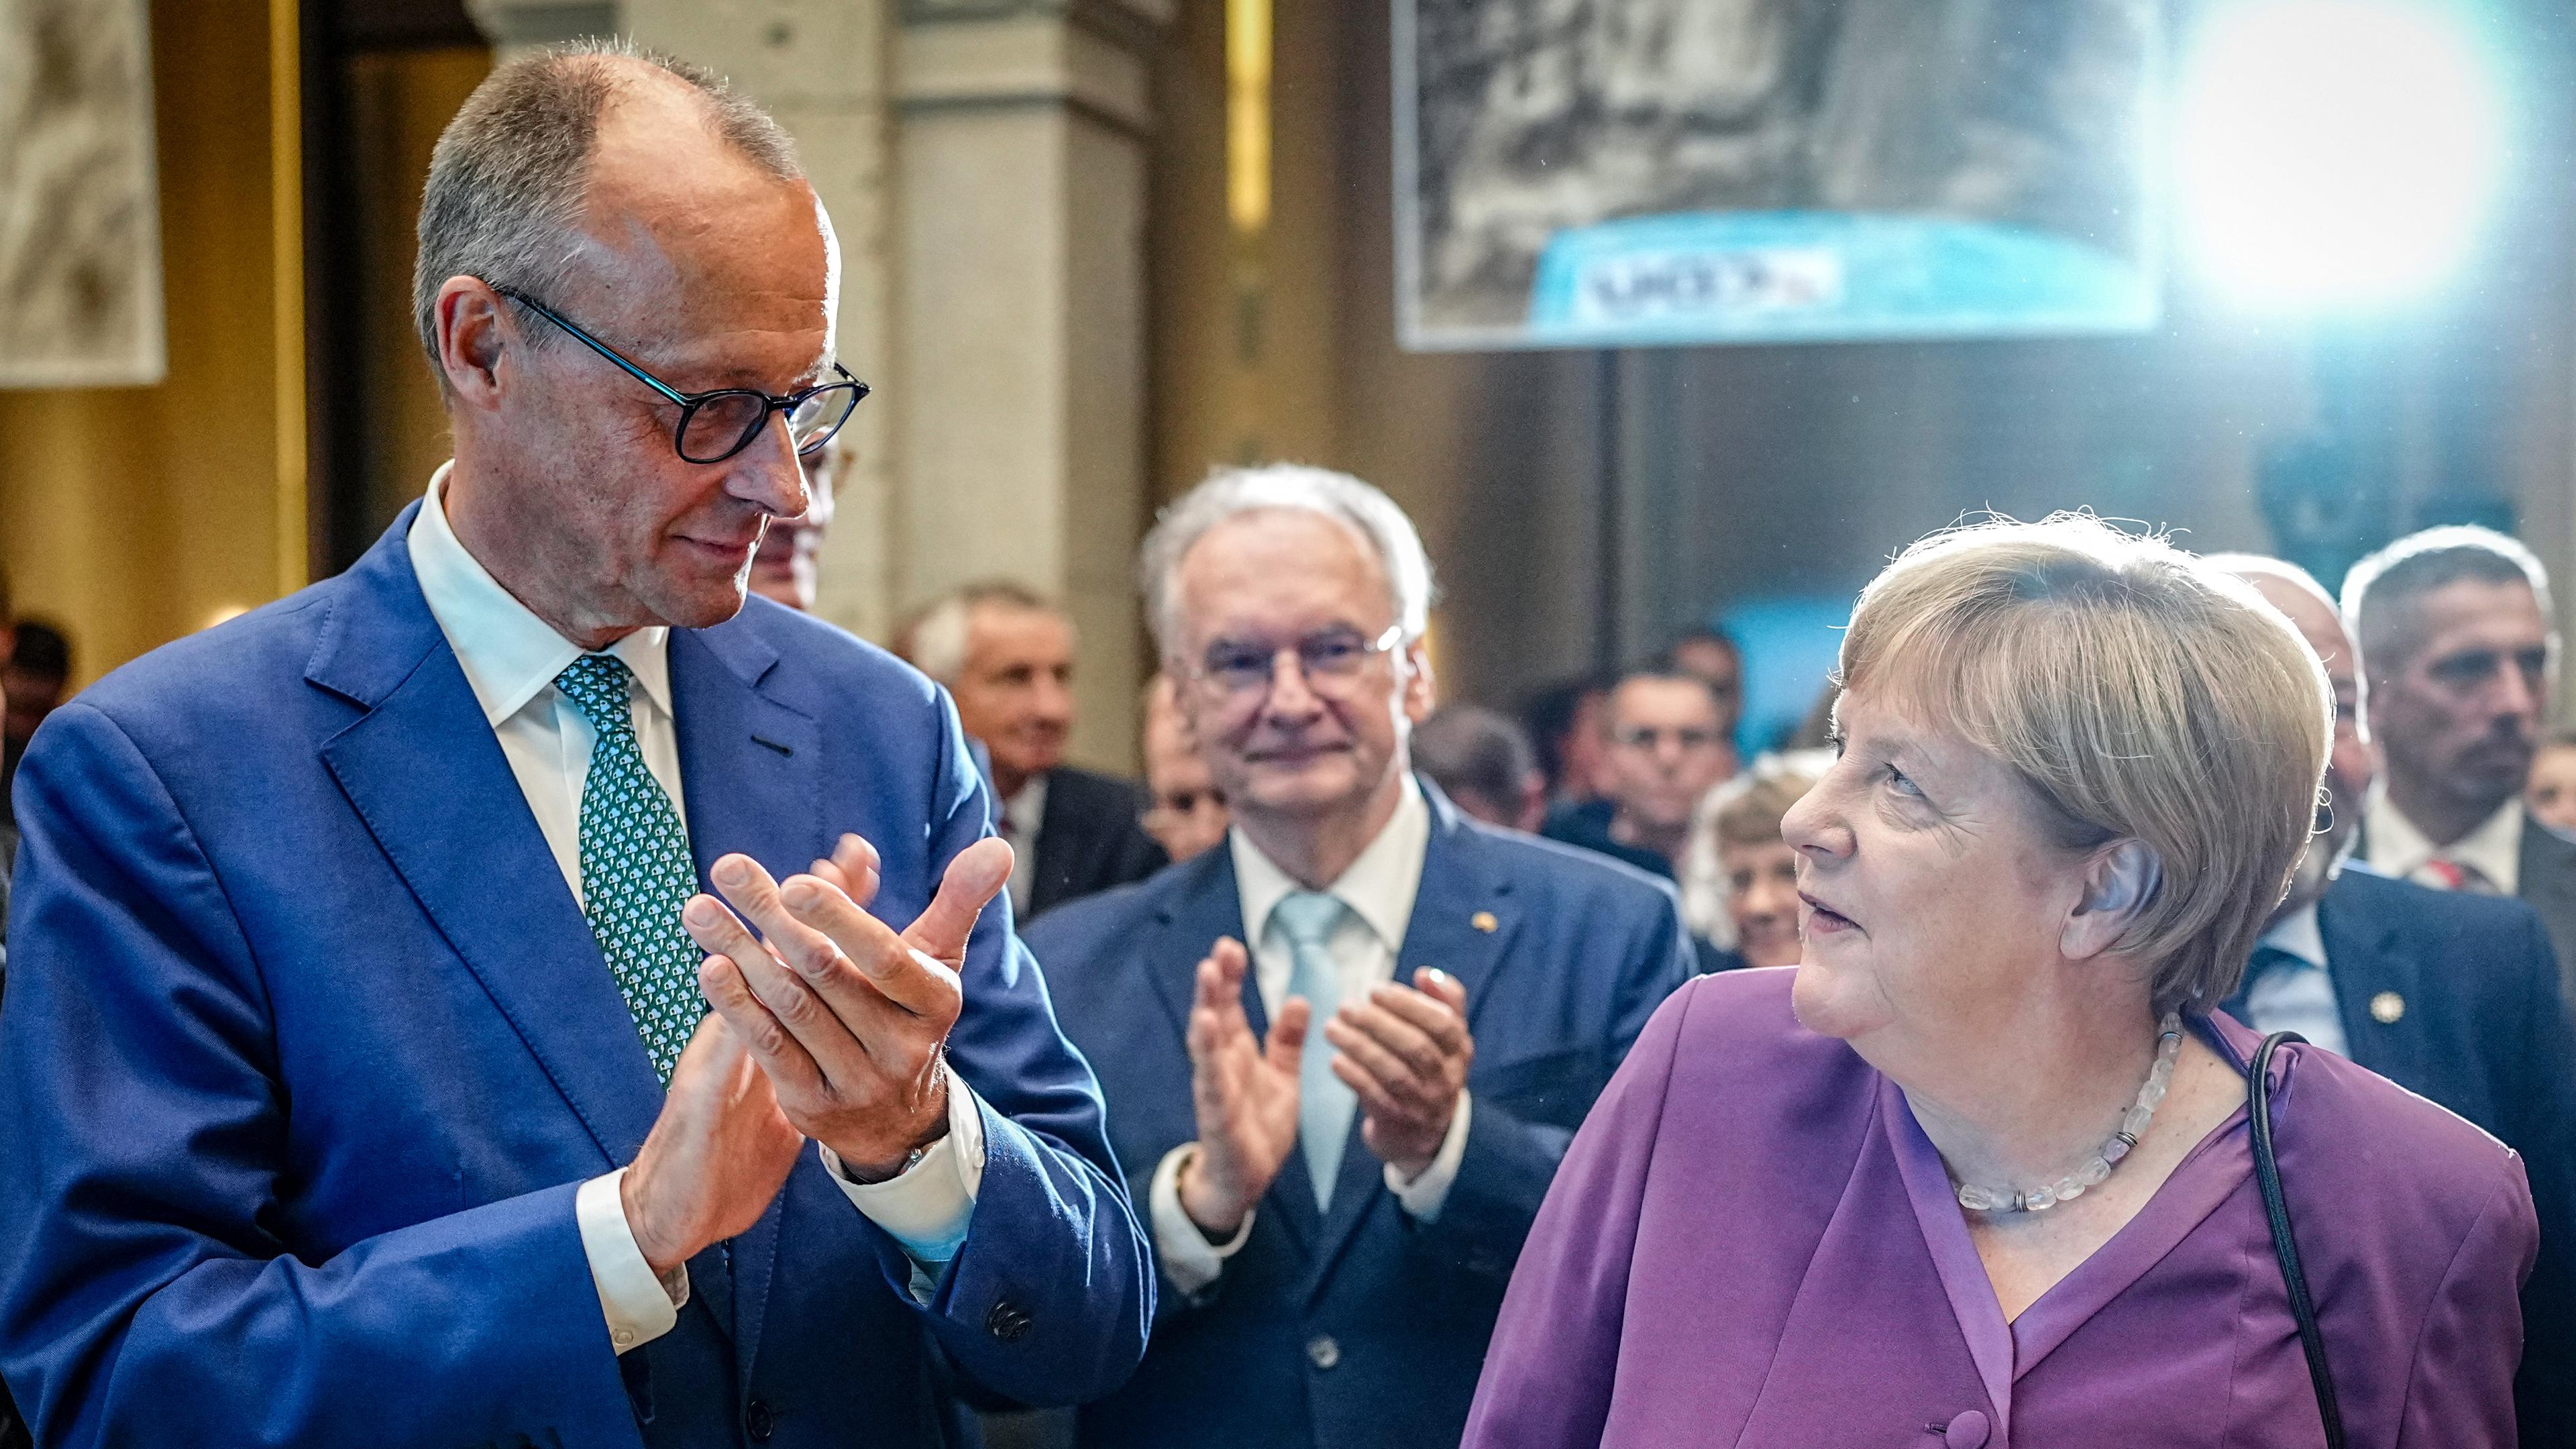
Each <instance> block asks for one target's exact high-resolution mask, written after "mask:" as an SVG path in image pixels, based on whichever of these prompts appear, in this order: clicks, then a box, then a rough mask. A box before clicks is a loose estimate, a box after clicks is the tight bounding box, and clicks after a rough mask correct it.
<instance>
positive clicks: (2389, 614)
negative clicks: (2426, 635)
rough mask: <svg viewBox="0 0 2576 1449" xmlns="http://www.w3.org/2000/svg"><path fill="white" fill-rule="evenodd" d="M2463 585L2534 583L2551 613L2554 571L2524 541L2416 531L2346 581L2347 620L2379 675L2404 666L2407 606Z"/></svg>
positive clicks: (2481, 532)
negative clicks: (2470, 581) (2450, 586)
mask: <svg viewBox="0 0 2576 1449" xmlns="http://www.w3.org/2000/svg"><path fill="white" fill-rule="evenodd" d="M2462 579H2475V580H2477V581H2479V582H2480V583H2489V584H2525V585H2528V586H2529V587H2530V589H2531V592H2532V595H2533V596H2534V597H2535V598H2537V599H2538V600H2539V601H2540V613H2541V616H2542V617H2543V618H2546V617H2548V615H2549V570H2547V569H2546V568H2543V567H2542V566H2541V563H2540V560H2539V558H2538V557H2536V556H2535V555H2534V554H2533V553H2532V551H2531V550H2530V549H2527V548H2525V547H2523V546H2522V544H2521V542H2520V541H2519V540H2517V539H2514V538H2511V537H2509V536H2507V535H2505V534H2501V533H2498V532H2496V531H2495V530H2494V529H2492V528H2479V527H2477V526H2475V525H2474V524H2450V525H2446V526H2444V527H2441V528H2428V529H2425V530H2424V531H2423V532H2421V533H2410V534H2408V535H2407V536H2406V537H2404V538H2401V539H2399V540H2397V541H2396V542H2395V543H2392V544H2390V545H2389V546H2388V547H2386V548H2383V549H2381V550H2380V551H2379V552H2377V553H2374V554H2372V555H2371V556H2370V557H2368V558H2365V559H2363V560H2362V561H2361V562H2359V563H2357V564H2354V565H2353V566H2352V572H2350V573H2348V574H2346V575H2344V580H2343V615H2344V618H2345V620H2346V621H2348V622H2349V624H2350V625H2351V628H2352V632H2353V633H2354V635H2355V636H2357V637H2356V638H2355V640H2354V642H2355V643H2357V644H2358V645H2359V646H2360V648H2361V657H2362V658H2363V659H2365V660H2368V661H2369V662H2370V667H2371V671H2372V673H2373V674H2374V675H2377V676H2380V677H2386V675H2387V674H2388V673H2389V672H2391V671H2395V670H2399V669H2402V668H2403V667H2404V665H2405V655H2406V653H2407V646H2409V645H2411V642H2412V639H2413V635H2414V627H2413V626H2414V622H2415V620H2414V612H2413V610H2412V609H2410V608H2409V607H2408V606H2409V605H2411V604H2413V603H2414V602H2415V601H2416V600H2418V599H2420V598H2422V597H2423V596H2424V595H2426V594H2429V593H2431V592H2433V591H2434V590H2435V589H2438V588H2441V587H2443V586H2444V585H2446V584H2455V583H2458V582H2460V581H2461V580H2462Z"/></svg>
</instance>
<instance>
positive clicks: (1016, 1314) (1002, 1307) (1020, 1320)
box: [984, 1300, 1029, 1343]
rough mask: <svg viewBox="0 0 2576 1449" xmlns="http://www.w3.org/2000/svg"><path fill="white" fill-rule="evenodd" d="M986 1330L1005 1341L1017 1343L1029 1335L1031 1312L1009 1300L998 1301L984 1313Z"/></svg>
mask: <svg viewBox="0 0 2576 1449" xmlns="http://www.w3.org/2000/svg"><path fill="white" fill-rule="evenodd" d="M984 1331H985V1332H986V1333H989V1334H991V1335H993V1336H994V1337H995V1338H998V1339H1000V1340H1001V1341H1002V1342H1004V1343H1017V1342H1019V1341H1020V1340H1021V1339H1024V1338H1026V1337H1028V1336H1029V1312H1028V1310H1027V1309H1025V1308H1022V1307H1021V1306H1020V1305H1018V1304H1016V1303H1012V1302H1009V1301H1007V1300H1005V1301H1003V1302H1000V1303H996V1304H994V1305H993V1311H992V1312H990V1313H987V1314H985V1315H984Z"/></svg>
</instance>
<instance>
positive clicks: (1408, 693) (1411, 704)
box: [1404, 639, 1440, 724]
mask: <svg viewBox="0 0 2576 1449" xmlns="http://www.w3.org/2000/svg"><path fill="white" fill-rule="evenodd" d="M1404 657H1405V659H1406V660H1407V661H1408V662H1409V664H1410V666H1411V670H1410V673H1409V674H1408V675H1407V677H1406V679H1405V681H1404V717H1405V718H1406V719H1409V720H1411V721H1413V722H1414V723H1415V724H1420V723H1422V722H1423V721H1424V720H1426V719H1429V718H1431V711H1432V709H1433V708H1434V707H1436V706H1437V705H1438V703H1439V699H1440V690H1439V681H1438V680H1437V679H1435V678H1433V677H1432V674H1431V651H1430V649H1429V648H1427V647H1425V645H1424V644H1423V641H1421V640H1419V639H1416V640H1414V641H1413V642H1412V643H1410V644H1407V645H1405V646H1404Z"/></svg>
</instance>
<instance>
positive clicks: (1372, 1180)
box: [1030, 467, 1691, 1449]
mask: <svg viewBox="0 0 2576 1449" xmlns="http://www.w3.org/2000/svg"><path fill="white" fill-rule="evenodd" d="M1144 576H1145V587H1146V590H1147V599H1148V608H1149V609H1150V611H1151V615H1152V622H1153V624H1154V629H1155V633H1156V636H1157V637H1158V639H1159V640H1160V641H1161V644H1162V648H1163V655H1164V661H1165V664H1166V667H1167V668H1168V669H1169V671H1170V673H1171V676H1172V678H1173V681H1174V685H1175V688H1176V691H1177V697H1178V699H1179V702H1180V705H1181V709H1182V711H1183V714H1184V717H1185V720H1186V723H1187V725H1188V727H1189V729H1190V731H1191V734H1192V735H1193V737H1194V739H1195V740H1196V743H1197V746H1198V748H1199V750H1200V752H1201V754H1202V755H1203V757H1204V758H1205V760H1206V761H1207V764H1208V767H1209V771H1210V773H1211V774H1212V775H1213V776H1214V777H1215V779H1216V782H1217V784H1218V786H1219V787H1220V788H1221V789H1223V791H1224V792H1225V795H1226V799H1227V802H1228V804H1229V806H1230V807H1231V809H1232V810H1233V812H1234V825H1233V829H1232V832H1231V834H1230V836H1229V838H1228V841H1227V844H1226V845H1225V847H1224V848H1221V849H1217V850H1211V851H1208V852H1206V853H1205V854H1203V855H1201V856H1198V857H1196V858H1195V859H1192V860H1190V861H1187V862H1184V863H1182V864H1180V865H1177V866H1173V867H1171V868H1169V869H1167V870H1165V871H1163V872H1162V873H1161V874H1159V875H1156V876H1154V877H1153V878H1151V879H1150V880H1147V881H1145V882H1143V883H1141V884H1138V885H1135V886H1130V887H1126V888H1123V889H1121V890H1118V891H1114V892H1111V893H1109V894H1106V895H1103V896H1098V897H1094V898H1092V899H1090V900H1086V901H1080V902H1076V903H1074V904H1072V905H1069V906H1065V907H1063V908H1061V909H1059V910H1057V911H1055V912H1052V913H1050V914H1049V915H1048V916H1047V917H1046V918H1045V919H1044V920H1042V921H1040V922H1038V923H1037V924H1036V925H1035V926H1033V927H1032V928H1031V931H1030V948H1031V949H1032V950H1033V951H1034V952H1036V953H1037V955H1038V957H1039V959H1040V960H1042V961H1044V962H1045V963H1046V965H1047V968H1048V971H1049V972H1050V981H1051V984H1052V986H1053V989H1054V990H1055V991H1056V993H1057V1009H1058V1011H1059V1012H1060V1013H1061V1014H1062V1016H1063V1019H1064V1023H1065V1030H1066V1031H1067V1033H1068V1034H1070V1035H1071V1036H1072V1037H1073V1039H1074V1041H1075V1042H1076V1044H1077V1045H1079V1046H1081V1047H1082V1048H1083V1050H1084V1051H1085V1052H1086V1053H1087V1054H1088V1055H1089V1056H1090V1058H1091V1060H1092V1061H1093V1063H1094V1064H1095V1065H1096V1066H1097V1067H1098V1069H1099V1071H1100V1074H1101V1084H1102V1088H1103V1090H1104V1092H1105V1093H1106V1095H1107V1097H1108V1099H1109V1102H1110V1106H1111V1113H1110V1121H1111V1123H1112V1135H1113V1138H1114V1140H1115V1142H1116V1145H1117V1148H1118V1152H1119V1156H1120V1158H1121V1160H1122V1161H1124V1162H1125V1163H1126V1165H1127V1167H1128V1169H1129V1171H1130V1172H1131V1174H1133V1176H1132V1177H1131V1180H1130V1181H1131V1188H1130V1191H1131V1192H1132V1193H1133V1195H1134V1196H1135V1197H1136V1198H1138V1199H1139V1200H1140V1201H1144V1202H1147V1203H1149V1204H1150V1208H1149V1217H1150V1221H1151V1223H1152V1225H1153V1233H1154V1240H1155V1245H1156V1247H1157V1249H1158V1256H1159V1258H1160V1262H1161V1265H1162V1271H1163V1291H1162V1294H1161V1303H1162V1311H1161V1315H1160V1317H1159V1318H1158V1320H1157V1322H1156V1325H1155V1329H1154V1339H1153V1343H1152V1345H1151V1347H1150V1348H1149V1349H1148V1351H1147V1353H1146V1358H1145V1364H1144V1367H1143V1368H1142V1369H1140V1370H1139V1371H1138V1373H1137V1375H1136V1377H1135V1379H1134V1380H1133V1381H1132V1382H1130V1383H1129V1384H1128V1385H1127V1386H1126V1387H1125V1388H1124V1389H1122V1390H1120V1391H1119V1392H1118V1393H1116V1394H1113V1395H1111V1396H1110V1397H1108V1398H1106V1399H1104V1400H1101V1401H1099V1402H1096V1403H1093V1404H1089V1405H1087V1406H1085V1407H1084V1409H1083V1410H1082V1413H1081V1421H1080V1423H1081V1433H1082V1438H1083V1440H1084V1442H1086V1443H1088V1444H1093V1445H1099V1446H1103V1449H1107V1446H1119V1449H1150V1446H1160V1445H1170V1446H1176V1449H1177V1446H1183V1445H1187V1446H1202V1445H1209V1444H1222V1445H1227V1446H1233V1449H1252V1446H1274V1445H1275V1446H1292V1445H1293V1446H1298V1449H1311V1446H1323V1445H1333V1446H1353V1445H1369V1444H1383V1445H1389V1446H1405V1449H1421V1446H1430V1445H1437V1444H1441V1443H1455V1442H1456V1440H1457V1437H1458V1435H1459V1433H1460V1431H1461V1429H1462V1428H1463V1427H1464V1425H1465V1422H1466V1416H1467V1406H1468V1402H1469V1400H1470V1398H1471V1397H1472V1395H1473V1393H1474V1390H1475V1386H1476V1376H1477V1373H1478V1370H1479V1369H1480V1367H1481V1366H1482V1363H1483V1360H1484V1353H1485V1343H1486V1339H1487V1337H1488V1336H1489V1335H1490V1333H1491V1332H1492V1329H1493V1325H1494V1318H1495V1314H1496V1312H1497V1311H1498V1309H1499V1308H1500V1306H1501V1300H1502V1293H1503V1288H1504V1285H1505V1283H1506V1281H1507V1280H1508V1279H1509V1277H1510V1275H1511V1271H1512V1265H1513V1262H1514V1260H1515V1258H1516V1257H1517V1256H1518V1254H1519V1251H1520V1245H1521V1241H1522V1239H1523V1238H1524V1237H1525V1236H1526V1235H1527V1233H1528V1230H1529V1225H1530V1220H1531V1218H1532V1216H1533V1215H1534V1214H1536V1212H1537V1211H1538V1206H1539V1202H1540V1199H1541V1198H1543V1197H1544V1196H1545V1195H1546V1193H1547V1187H1548V1182H1549V1180H1550V1179H1551V1178H1552V1177H1553V1176H1554V1174H1555V1172H1556V1166H1557V1163H1558V1162H1559V1161H1560V1160H1561V1159H1562V1157H1563V1155H1564V1152H1565V1149H1566V1145H1567V1143H1568V1141H1569V1140H1570V1139H1571V1137H1572V1134H1573V1132H1574V1129H1575V1127H1576V1126H1577V1125H1578V1124H1579V1123H1580V1122H1581V1121H1582V1120H1583V1115H1584V1113H1585V1111H1586V1110H1587V1109H1589V1108H1590V1107H1591V1105H1592V1101H1593V1099H1594V1097H1595V1096H1596V1095H1597V1094H1598V1093H1599V1092H1600V1090H1601V1088H1602V1087H1603V1085H1604V1084H1605V1083H1606V1082H1607V1081H1608V1079H1609V1077H1610V1074H1611V1072H1612V1070H1613V1069H1615V1068H1616V1067H1617V1066H1618V1064H1619V1061H1620V1059H1621V1058H1622V1057H1623V1056H1624V1055H1625V1054H1626V1052H1627V1050H1628V1047H1629V1046H1630V1044H1631V1043H1633V1042H1634V1041H1635V1040H1636V1037H1637V1034H1638V1032H1639V1031H1640V1030H1641V1029H1642V1028H1643V1027H1644V1025H1645V1022H1646V1018H1647V1017H1648V1015H1650V1014H1651V1013H1652V1012H1653V1010H1654V1009H1655V1006H1656V1004H1657V1003H1658V1002H1660V1001H1661V1000H1662V999H1663V998H1664V997H1665V996H1666V995H1667V994H1668V993H1670V992H1671V991H1672V990H1673V989H1674V988H1675V987H1677V986H1679V985H1680V984H1681V982H1682V981H1683V980H1684V979H1685V978H1686V977H1687V976H1688V975H1689V973H1690V970H1691V951H1690V944H1689V939H1688V937H1687V936H1686V935H1685V934H1684V932H1683V929H1682V924H1681V919H1680V916H1679V913H1678V911H1677V909H1676V907H1675V904H1674V900H1673V896H1672V892H1671V891H1670V889H1669V888H1667V887H1664V886H1662V885H1660V884H1658V883H1655V882H1653V881H1650V880H1649V879H1647V878H1646V877H1645V876H1644V875H1642V874H1640V873H1638V872H1636V871H1633V870H1630V869H1628V868H1626V867H1624V866H1620V865H1617V864H1615V863H1613V862H1610V861H1606V860H1603V859H1601V858H1600V857H1597V856H1593V855H1589V854H1587V853H1585V852H1582V851H1577V850H1572V849H1569V848H1565V847H1560V846H1556V845H1553V844H1550V843H1547V842H1542V841H1537V840H1532V839H1529V838H1528V837H1525V836H1520V835H1515V834H1511V833H1508V832H1504V831H1498V830H1493V829H1489V828H1487V827H1485V826H1483V825H1479V824H1476V823H1474V822H1472V821H1469V820H1467V819H1466V818H1464V817H1463V816H1461V815H1460V814H1459V813H1458V811H1456V810H1455V809H1454V808H1452V807H1451V806H1450V804H1449V803H1448V801H1446V800H1444V799H1442V798H1441V797H1440V795H1439V794H1438V792H1437V791H1436V790H1434V789H1431V788H1429V787H1427V786H1425V785H1423V784H1422V783H1421V782H1419V781H1418V780H1417V779H1416V778H1415V776H1414V775H1413V773H1412V771H1411V769H1410V768H1409V764H1408V751H1407V741H1408V733H1409V730H1410V728H1411V725H1412V724H1413V723H1414V722H1415V721H1418V720H1420V719H1421V718H1422V717H1423V716H1424V715H1425V714H1426V713H1428V712H1429V709H1430V705H1431V696H1432V681H1431V673H1430V668H1429V663H1428V661H1427V659H1426V657H1425V654H1424V650H1423V644H1422V636H1423V627H1424V623H1425V616H1426V614H1427V611H1428V608H1429V603H1430V594H1431V571H1430V566H1429V564H1428V563H1427V561H1426V560H1425V559H1424V556H1423V551H1422V544H1421V541H1420V540H1419V538H1417V537H1416V535H1415V533H1414V530H1413V526H1412V524H1411V523H1410V522H1409V521H1408V520H1407V519H1406V518H1405V516H1404V514H1403V512H1402V511H1401V510H1399V509H1398V508H1396V506H1395V505H1394V504H1393V503H1391V502H1389V501H1388V500H1387V498H1386V497H1385V495H1383V494H1381V493H1379V492H1378V491H1377V490H1375V489H1373V488H1370V487H1369V486H1368V485H1366V484H1364V483H1361V482H1360V481H1358V480H1357V479H1354V478H1349V477H1346V476H1343V475H1341V474H1336V473H1326V472H1323V471H1321V470H1318V469H1312V468H1290V467H1275V468H1267V469H1260V470H1254V471H1228V472H1221V473H1219V474H1218V475H1217V476H1215V477H1213V478H1211V479H1210V480H1209V481H1208V482H1206V483H1204V484H1202V485H1201V486H1200V487H1199V488H1198V489H1197V490H1196V491H1194V492H1192V493H1191V494H1190V495H1189V496H1188V497H1186V498H1184V499H1183V500H1181V501H1180V502H1179V503H1176V504H1175V505H1173V507H1172V508H1171V509H1170V510H1169V511H1168V512H1167V513H1166V514H1165V516H1164V518H1163V521H1162V522H1161V523H1160V524H1159V525H1158V526H1157V527H1156V528H1155V530H1154V533H1153V535H1152V536H1151V537H1150V538H1149V539H1148V540H1147V541H1146V545H1145V568H1144ZM1245 943H1249V950H1247V949H1246V944H1245Z"/></svg>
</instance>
